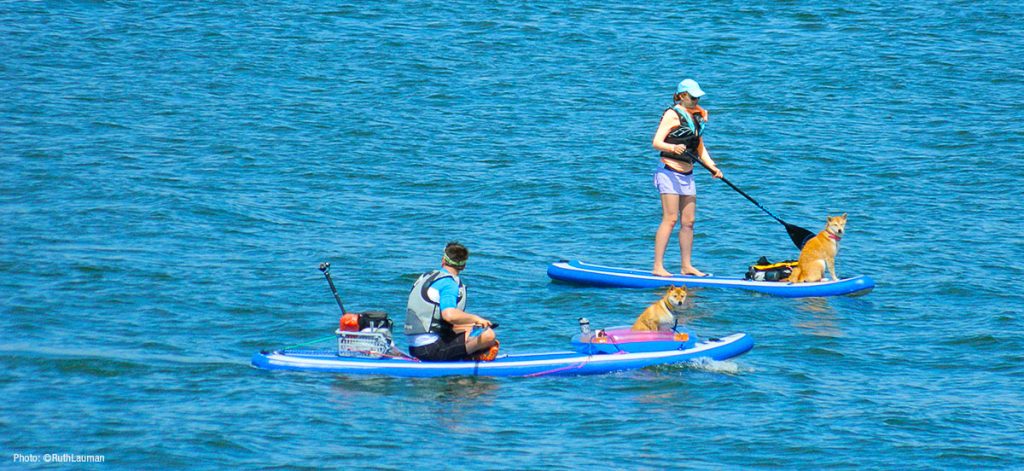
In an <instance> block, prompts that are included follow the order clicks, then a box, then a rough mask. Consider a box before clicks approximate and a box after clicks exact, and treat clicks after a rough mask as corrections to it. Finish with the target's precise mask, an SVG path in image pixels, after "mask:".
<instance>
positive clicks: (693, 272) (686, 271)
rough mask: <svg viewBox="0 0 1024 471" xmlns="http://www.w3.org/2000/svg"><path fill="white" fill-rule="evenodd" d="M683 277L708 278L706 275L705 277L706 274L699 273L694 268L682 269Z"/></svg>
mask: <svg viewBox="0 0 1024 471" xmlns="http://www.w3.org/2000/svg"><path fill="white" fill-rule="evenodd" d="M683 275H684V276H686V275H692V276H708V275H707V274H705V273H704V272H702V271H700V270H698V269H696V268H693V267H690V268H683Z"/></svg>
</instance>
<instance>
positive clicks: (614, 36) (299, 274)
mask: <svg viewBox="0 0 1024 471" xmlns="http://www.w3.org/2000/svg"><path fill="white" fill-rule="evenodd" d="M1022 13H1024V10H1022V8H1021V6H1019V5H1017V4H1014V3H1013V2H980V3H979V2H953V3H950V2H925V3H917V4H907V3H896V2H868V3H861V4H856V5H849V6H843V5H838V4H836V5H819V4H817V3H814V2H778V3H773V4H771V5H767V6H749V5H747V4H745V3H743V2H724V3H715V2H711V3H705V4H701V5H700V8H696V9H695V8H689V7H687V8H683V7H682V6H681V5H679V4H657V3H653V4H646V5H636V6H615V5H610V4H605V3H592V2H581V1H573V2H568V3H564V4H562V5H560V6H548V5H542V4H525V5H524V4H518V3H507V2H491V3H487V4H479V3H477V2H455V3H452V2H437V3H432V2H426V3H405V2H391V3H387V4H372V2H371V4H366V5H364V4H354V5H338V4H334V3H322V2H313V3H312V4H311V3H308V2H298V3H295V2H284V3H257V4H250V3H235V2H207V3H203V4H199V5H189V6H185V5H179V4H175V3H173V2H172V3H167V2H0V33H2V34H0V49H2V50H3V52H4V57H5V58H4V59H3V61H2V62H0V169H2V173H3V177H4V178H2V179H0V219H2V220H3V224H2V226H0V247H2V250H0V275H2V276H0V309H2V311H0V312H2V315H0V331H2V332H3V341H2V343H0V397H3V398H4V399H3V400H4V407H3V408H2V412H0V450H2V451H3V453H4V454H5V455H6V456H0V460H7V461H6V463H7V464H8V465H10V464H12V460H13V458H12V457H13V455H14V454H15V453H21V454H29V453H37V454H43V453H77V454H96V455H103V456H104V457H105V459H106V463H107V465H113V466H117V467H123V468H136V469H137V468H153V467H157V468H164V467H170V468H207V467H211V468H222V467H235V468H242V469H245V468H269V467H322V466H330V467H344V468H367V467H381V468H394V469H399V468H400V469H407V468H409V467H422V468H427V469H432V468H461V467H472V468H485V469H486V468H525V469H540V468H543V469H580V468H584V467H595V468H604V467H613V468H615V467H620V468H627V469H632V468H650V469H658V468H687V467H692V468H778V467H783V468H821V467H839V468H889V469H891V468H896V467H910V468H912V469H919V468H971V469H973V468H977V467H992V468H1014V467H1019V466H1020V465H1021V463H1022V462H1024V439H1022V437H1024V394H1022V393H1021V384H1022V381H1024V366H1022V365H1024V354H1022V353H1021V351H1022V350H1024V325H1022V320H1021V307H1020V306H1021V302H1022V299H1024V296H1022V290H1021V288H1020V280H1021V278H1024V264H1022V263H1021V259H1022V257H1024V242H1022V240H1021V235H1022V227H1024V226H1022V225H1021V222H1020V215H1019V214H1020V208H1021V200H1022V196H1024V194H1022V193H1024V191H1022V190H1021V183H1020V182H1021V181H1022V179H1024V163H1022V162H1024V159H1022V158H1024V151H1022V149H1024V145H1022V143H1024V127H1022V126H1021V122H1022V119H1024V101H1022V100H1021V96H1022V93H1024V59H1022V56H1021V54H1020V51H1021V50H1024V40H1022V38H1024V36H1022V35H1021V27H1020V21H1019V19H1020V16H1021V14H1022ZM687 76H692V77H694V78H696V79H698V80H699V81H700V83H701V85H702V86H703V88H704V89H705V90H706V91H707V97H706V98H705V99H704V100H703V102H702V104H703V105H704V106H705V107H706V108H708V109H709V110H710V113H711V115H710V126H709V128H708V134H707V144H708V147H709V149H710V150H711V152H712V155H713V156H714V157H715V159H716V160H717V161H718V162H719V165H720V166H721V168H722V169H723V170H724V172H725V174H726V176H727V177H729V178H730V179H731V180H732V181H733V182H734V183H736V184H737V185H739V186H740V187H741V188H743V189H745V190H747V191H748V192H750V193H752V194H753V195H754V196H755V197H757V198H758V199H760V200H761V201H762V202H763V203H765V204H766V205H767V206H769V207H770V208H771V209H772V210H773V211H775V212H777V213H779V214H780V215H782V216H783V217H784V218H785V219H786V220H787V221H789V222H792V223H795V224H798V225H801V226H804V227H808V228H812V229H814V230H818V229H820V227H822V226H823V224H824V218H825V215H826V214H838V213H842V212H847V213H849V224H848V226H847V236H846V238H844V240H843V247H842V251H841V253H840V257H839V271H840V274H841V275H848V276H849V275H854V274H870V275H871V276H873V277H874V278H875V279H876V281H877V282H878V287H877V288H876V290H875V291H874V292H872V293H871V294H869V295H867V296H862V297H854V298H835V299H795V300H794V299H780V298H772V297H766V296H760V295H756V294H751V293H746V292H732V291H728V290H704V291H698V292H695V293H694V294H693V296H691V304H692V305H691V314H692V317H693V320H692V321H691V325H692V326H693V327H694V328H695V329H696V330H697V331H698V332H700V333H702V334H704V335H722V334H727V333H731V332H738V331H742V332H748V333H750V334H752V335H753V336H754V337H755V339H756V342H757V345H756V347H755V348H754V350H753V351H752V352H750V353H749V354H747V355H746V356H743V357H740V358H738V359H736V360H734V361H729V362H722V363H707V364H699V365H687V366H675V367H661V368H655V369H649V370H641V371H632V372H624V373H618V374H611V375H604V376H595V377H579V378H535V379H429V380H426V379H425V380H410V379H393V378H368V379H367V378H356V377H345V376H335V375H318V374H298V373H284V374H280V373H268V372H265V371H260V370H256V369H253V368H251V367H249V359H250V356H251V354H252V353H253V352H254V351H256V350H258V349H261V348H269V347H279V346H283V345H287V344H293V343H298V342H301V341H303V340H306V339H312V338H316V337H322V336H324V335H327V334H329V332H330V330H331V329H332V328H333V326H334V325H335V324H336V322H337V306H335V305H334V303H333V300H332V299H331V297H330V293H329V290H328V289H327V287H326V283H325V282H324V280H323V278H322V276H321V274H320V273H319V271H318V270H317V265H318V264H319V263H320V262H322V261H331V262H332V264H333V266H334V274H335V279H336V281H337V283H338V286H339V289H340V290H341V294H342V297H343V298H344V300H345V302H346V306H347V307H349V308H351V309H354V310H365V309H382V310H386V311H388V312H390V313H392V315H393V316H399V315H400V314H402V313H403V312H404V304H405V297H406V294H407V290H408V289H409V286H410V284H411V283H412V281H413V280H414V279H415V277H416V275H417V274H418V273H421V272H422V271H425V270H427V269H430V268H433V267H434V266H435V264H436V263H437V261H438V259H439V257H440V254H439V250H440V249H441V247H443V245H444V242H445V241H447V240H450V239H459V240H461V241H463V242H464V243H466V244H467V245H468V246H469V247H470V249H471V250H472V252H473V256H472V259H471V263H470V267H469V270H468V271H467V272H466V274H465V280H466V282H467V283H468V284H469V286H470V289H471V291H470V292H471V295H470V296H471V300H470V308H471V309H470V310H471V311H475V312H478V313H480V314H482V315H485V316H488V317H492V318H494V319H497V320H499V321H500V322H501V323H502V324H503V325H502V327H501V328H500V329H499V334H500V337H501V339H502V341H503V342H502V346H503V351H506V352H508V353H524V352H537V351H544V350H563V349H565V348H567V347H568V336H569V335H570V334H571V333H572V332H573V330H574V329H575V319H576V318H577V317H579V316H587V317H589V318H590V319H591V322H592V323H593V324H594V325H598V326H603V325H614V324H624V323H629V322H630V321H631V320H632V319H633V317H635V316H636V315H637V314H638V313H639V312H640V311H641V310H642V309H643V308H644V307H645V306H646V305H647V304H648V303H650V302H652V301H654V300H655V299H656V298H657V297H658V294H657V293H656V292H654V291H646V290H607V289H594V288H579V287H572V286H565V285H555V284H551V283H550V282H549V281H548V279H547V277H546V276H545V268H546V266H547V264H548V263H550V262H552V261H554V260H558V259H560V258H582V259H585V260H587V261H591V262H597V263H603V264H610V265H619V266H629V267H646V266H649V265H650V263H651V257H652V242H653V236H654V230H655V228H656V226H657V223H658V218H659V214H660V207H659V203H658V199H657V195H656V193H655V192H654V189H653V188H652V187H651V183H650V175H651V172H652V170H653V169H654V168H655V165H656V159H655V158H654V152H653V150H652V149H650V138H651V136H652V134H653V132H654V129H655V127H656V125H657V121H658V116H659V114H660V113H661V112H662V110H663V109H664V108H665V107H666V106H667V105H668V104H669V103H668V101H669V99H670V95H671V93H672V91H673V89H674V85H675V83H676V82H678V81H679V80H680V79H682V78H684V77H687ZM697 181H698V186H699V191H700V196H699V207H700V209H699V211H698V223H697V236H696V237H697V241H696V255H695V261H696V263H697V265H698V267H700V268H702V269H705V270H707V271H711V272H714V273H716V274H720V275H728V274H734V275H738V274H740V273H742V272H743V271H745V268H746V265H748V264H749V263H751V262H753V261H754V260H756V259H757V258H758V257H759V256H761V255H767V256H769V257H770V258H773V259H781V258H787V257H794V256H795V255H796V251H795V249H794V248H793V247H792V245H791V244H790V243H789V241H788V238H787V237H786V234H785V232H784V230H783V228H782V227H781V226H780V225H778V224H777V223H775V222H774V221H772V220H771V219H770V218H768V217H767V216H765V215H764V214H763V213H760V212H759V211H758V210H757V208H755V207H754V206H753V205H751V204H750V203H749V202H747V201H746V200H744V199H743V198H742V197H740V196H739V195H738V194H736V193H735V192H733V191H732V190H730V189H729V188H728V187H727V186H725V185H724V184H722V183H721V182H716V181H712V180H711V179H710V178H709V177H708V176H707V175H706V174H704V173H701V172H698V176H697ZM677 250H678V249H677V248H676V247H675V243H674V242H673V243H672V245H670V249H669V260H675V259H676V257H677ZM673 265H674V264H673ZM673 265H670V267H671V266H673ZM400 341H401V340H400Z"/></svg>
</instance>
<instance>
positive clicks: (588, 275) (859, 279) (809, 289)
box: [548, 260, 875, 298]
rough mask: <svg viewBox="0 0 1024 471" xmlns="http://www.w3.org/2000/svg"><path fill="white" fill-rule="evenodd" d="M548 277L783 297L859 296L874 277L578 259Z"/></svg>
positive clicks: (871, 285) (556, 268) (561, 265)
mask: <svg viewBox="0 0 1024 471" xmlns="http://www.w3.org/2000/svg"><path fill="white" fill-rule="evenodd" d="M548 276H549V277H551V279H552V280H558V281H564V282H568V283H575V284H580V285H589V286H601V287H609V288H658V287H663V286H686V287H697V288H738V289H745V290H750V291H757V292H760V293H765V294H771V295H774V296H781V297H785V298H807V297H819V296H843V295H851V294H858V295H859V294H866V293H868V292H869V291H871V290H872V289H873V288H874V287H875V280H872V279H871V277H869V276H864V275H861V276H855V277H853V278H844V279H841V280H834V281H833V280H829V281H819V282H815V283H789V282H785V281H752V280H747V279H743V278H740V277H722V276H682V275H675V276H656V275H653V274H651V272H650V271H649V270H630V269H628V268H615V267H606V266H601V265H592V264H589V263H585V262H581V261H579V260H571V261H561V262H555V263H552V264H551V265H550V266H548Z"/></svg>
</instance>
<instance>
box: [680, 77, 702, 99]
mask: <svg viewBox="0 0 1024 471" xmlns="http://www.w3.org/2000/svg"><path fill="white" fill-rule="evenodd" d="M680 93H687V94H689V95H690V96H692V97H694V98H698V97H702V96H704V90H701V89H700V85H697V81H696V80H694V79H686V80H683V81H682V82H679V85H678V86H677V87H676V95H678V94H680Z"/></svg>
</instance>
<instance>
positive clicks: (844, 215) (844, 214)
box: [839, 213, 846, 221]
mask: <svg viewBox="0 0 1024 471" xmlns="http://www.w3.org/2000/svg"><path fill="white" fill-rule="evenodd" d="M839 217H841V218H843V220H844V221H845V220H846V213H843V215H842V216H839Z"/></svg>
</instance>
